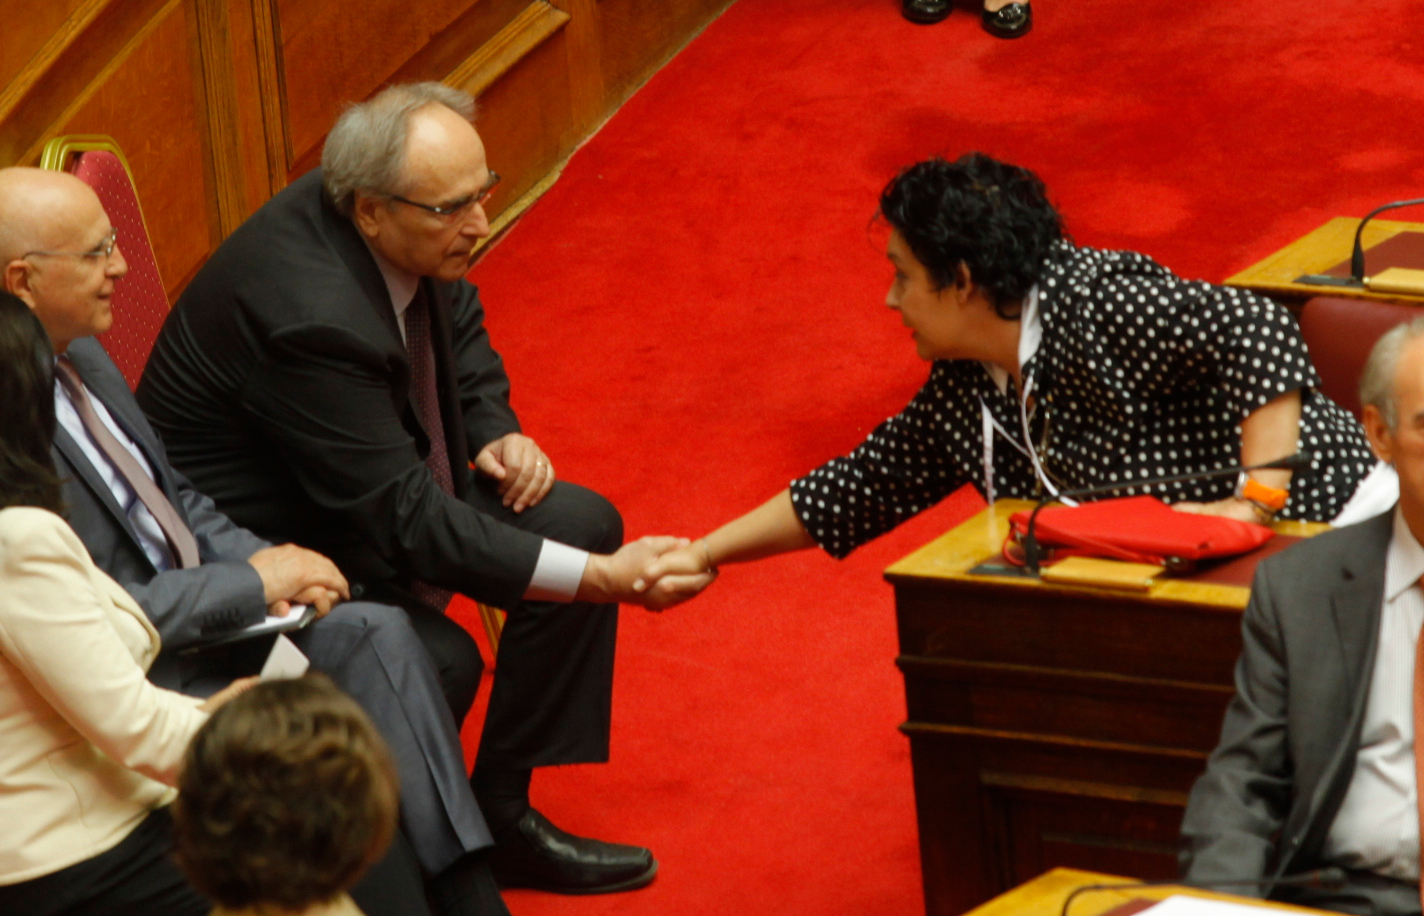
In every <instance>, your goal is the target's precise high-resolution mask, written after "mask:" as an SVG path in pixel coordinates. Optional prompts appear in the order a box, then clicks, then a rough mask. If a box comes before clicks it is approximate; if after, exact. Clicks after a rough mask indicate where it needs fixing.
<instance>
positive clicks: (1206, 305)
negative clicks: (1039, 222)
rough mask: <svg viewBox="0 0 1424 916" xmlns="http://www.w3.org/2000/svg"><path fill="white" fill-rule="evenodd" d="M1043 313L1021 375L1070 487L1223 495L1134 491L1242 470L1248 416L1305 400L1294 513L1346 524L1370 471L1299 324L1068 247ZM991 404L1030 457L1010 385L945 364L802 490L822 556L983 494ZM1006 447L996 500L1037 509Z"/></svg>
mask: <svg viewBox="0 0 1424 916" xmlns="http://www.w3.org/2000/svg"><path fill="white" fill-rule="evenodd" d="M1039 313H1040V321H1041V323H1042V327H1043V339H1042V343H1041V344H1040V345H1039V348H1038V352H1037V353H1036V354H1035V355H1034V357H1033V358H1032V359H1030V360H1029V362H1028V365H1027V366H1025V367H1024V375H1025V379H1026V384H1028V385H1031V390H1032V391H1033V392H1035V400H1036V404H1035V407H1034V410H1033V412H1032V413H1031V414H1030V416H1029V434H1030V435H1031V436H1032V439H1033V443H1034V446H1035V448H1036V449H1037V451H1038V454H1039V458H1040V460H1041V461H1042V462H1043V465H1044V470H1045V472H1046V473H1047V474H1048V476H1049V478H1050V479H1051V480H1052V481H1053V482H1054V485H1055V486H1057V487H1058V488H1060V489H1072V488H1078V487H1092V486H1099V485H1104V484H1112V483H1121V484H1123V488H1122V490H1121V491H1120V492H1118V493H1114V494H1109V495H1108V497H1099V498H1110V497H1113V496H1132V495H1138V494H1143V493H1150V494H1152V495H1155V496H1158V497H1160V498H1161V499H1163V500H1164V501H1166V502H1169V503H1173V502H1180V501H1183V500H1195V501H1212V500H1217V499H1223V498H1225V497H1228V496H1230V495H1231V494H1232V492H1233V490H1234V488H1235V485H1236V481H1235V478H1234V477H1227V478H1223V479H1217V480H1209V481H1199V482H1195V483H1179V484H1165V485H1158V486H1146V485H1133V481H1134V480H1144V479H1148V478H1153V477H1167V476H1171V475H1175V474H1193V473H1200V472H1204V471H1208V470H1214V469H1221V468H1227V467H1231V466H1232V465H1235V464H1238V463H1239V462H1240V459H1241V437H1240V431H1239V424H1240V422H1241V420H1242V418H1244V417H1245V416H1246V415H1248V414H1250V413H1251V412H1253V411H1255V410H1256V409H1257V408H1259V407H1261V406H1262V405H1263V404H1265V403H1267V402H1268V401H1271V400H1273V399H1275V398H1276V397H1278V396H1280V395H1282V394H1285V393H1287V392H1290V391H1294V390H1297V389H1300V390H1301V391H1302V396H1303V397H1302V411H1301V424H1300V439H1301V441H1300V444H1301V447H1302V448H1305V449H1307V450H1309V451H1310V452H1311V453H1312V461H1311V466H1310V469H1309V470H1308V471H1298V472H1296V474H1295V475H1294V477H1293V478H1292V481H1291V488H1290V489H1291V496H1290V501H1289V502H1287V503H1286V507H1285V509H1284V510H1283V511H1282V513H1281V514H1282V515H1283V516H1284V517H1286V518H1298V519H1307V520H1311V521H1328V520H1330V519H1331V518H1334V517H1335V516H1336V515H1337V514H1338V513H1339V511H1340V510H1341V509H1342V508H1343V507H1344V505H1345V503H1346V501H1348V500H1349V498H1350V496H1351V495H1352V494H1353V493H1354V491H1355V488H1356V486H1358V485H1359V483H1360V481H1361V480H1363V479H1364V477H1365V475H1366V474H1367V473H1368V472H1369V470H1370V469H1371V468H1372V467H1374V464H1375V458H1374V456H1373V454H1372V453H1371V452H1370V449H1369V444H1368V443H1367V441H1366V439H1365V434H1364V430H1363V428H1361V426H1360V424H1359V422H1358V421H1357V420H1356V419H1355V418H1354V417H1353V416H1351V415H1350V414H1349V413H1348V412H1346V411H1345V410H1344V409H1343V408H1341V407H1340V406H1338V405H1337V404H1335V403H1334V402H1332V401H1330V400H1329V399H1328V398H1326V397H1325V396H1324V395H1322V394H1320V393H1319V392H1318V391H1317V390H1315V389H1316V388H1317V387H1318V386H1319V384H1320V379H1319V377H1318V376H1317V375H1316V373H1315V368H1314V366H1312V365H1311V362H1310V357H1309V354H1308V353H1307V352H1306V349H1305V343H1304V342H1303V341H1302V340H1301V338H1300V331H1299V329H1298V328H1297V327H1296V324H1295V321H1294V319H1292V318H1291V316H1290V314H1289V313H1287V312H1286V311H1285V310H1284V309H1282V308H1280V307H1279V306H1277V305H1276V304H1275V303H1273V302H1271V301H1270V300H1268V299H1264V298H1262V297H1259V296H1255V295H1253V294H1251V293H1248V292H1245V291H1244V290H1238V289H1233V288H1229V287H1221V286H1212V285H1211V284H1208V283H1203V282H1199V281H1188V280H1182V279H1180V278H1179V277H1176V276H1174V275H1173V274H1172V273H1170V272H1169V271H1167V270H1166V269H1165V268H1163V267H1161V266H1160V265H1158V264H1157V263H1155V262H1154V261H1152V260H1151V259H1150V258H1147V257H1146V256H1144V255H1140V254H1136V253H1134V252H1125V251H1099V250H1095V249H1091V248H1074V247H1072V246H1070V245H1067V244H1066V243H1065V244H1063V245H1062V246H1061V247H1060V248H1058V249H1057V250H1056V251H1055V252H1054V254H1053V255H1052V256H1050V257H1049V259H1048V260H1047V261H1046V262H1045V264H1044V270H1043V272H1042V274H1041V275H1040V279H1039ZM981 398H982V402H983V403H984V404H985V405H987V406H988V408H989V410H990V411H991V412H992V413H993V415H994V418H995V419H996V420H997V421H998V425H999V426H1000V427H1001V428H1002V429H1003V430H1006V431H1008V433H1009V434H1010V435H1012V436H1014V438H1015V440H1016V441H1017V443H1018V445H1019V446H1022V445H1023V444H1024V443H1023V441H1022V438H1023V420H1022V417H1021V413H1020V407H1019V394H1018V391H1017V390H1016V389H1015V387H1014V383H1013V381H1012V380H1010V381H1009V384H1008V388H1007V391H1006V392H1004V393H1001V392H1000V391H999V389H998V386H997V385H995V384H994V381H993V380H992V378H991V377H990V376H989V373H988V372H987V371H986V370H985V368H984V366H983V364H981V363H979V362H975V361H971V360H949V361H937V362H935V363H934V365H933V367H932V368H931V370H930V377H929V381H928V382H927V383H926V384H925V386H924V387H923V388H922V389H920V392H919V393H918V394H917V395H915V398H914V400H912V401H911V402H910V403H909V405H908V406H907V407H906V408H905V409H904V410H903V411H901V412H900V413H899V414H897V415H895V416H893V417H891V418H890V419H888V420H886V421H885V422H884V423H882V424H880V426H878V427H877V428H876V429H875V431H874V432H873V433H871V435H870V437H869V438H868V439H866V440H865V442H864V443H862V444H861V445H860V446H859V447H858V448H856V450H855V451H853V452H851V453H850V454H849V455H846V456H845V457H842V458H836V459H835V460H833V461H830V462H827V463H826V464H824V465H822V466H821V467H819V468H817V469H816V470H814V471H812V472H811V473H809V474H807V475H806V476H805V477H802V478H800V479H798V480H796V481H793V482H792V484H791V499H792V503H793V505H794V506H795V507H796V512H797V514H798V515H799V516H800V518H801V521H802V523H803V524H804V525H805V526H806V530H807V531H808V532H810V534H811V536H812V537H813V538H814V539H815V540H816V543H818V544H819V545H820V546H821V547H822V548H824V549H825V550H826V552H828V553H830V554H831V555H832V556H835V557H844V556H846V555H847V554H849V553H850V552H851V551H852V550H854V549H855V548H856V547H858V546H860V545H861V544H864V543H865V542H866V541H869V540H871V539H872V538H875V537H877V536H879V535H881V534H884V533H885V532H886V531H889V530H890V529H891V528H894V527H895V526H896V525H898V524H900V523H901V522H903V521H905V520H906V519H908V518H909V517H911V516H913V515H915V514H916V513H917V512H920V511H922V510H924V509H927V508H929V507H930V506H932V505H934V504H935V503H936V502H938V501H939V500H941V499H943V498H944V497H946V496H948V495H949V494H950V493H952V492H954V491H955V490H957V489H958V488H959V487H960V486H962V485H963V484H965V483H972V484H974V485H975V486H976V487H977V488H978V489H979V491H980V492H981V493H983V492H984V491H985V480H984V438H983V422H982V416H981V408H980V403H981ZM995 438H996V441H995V443H994V488H995V491H996V495H997V496H999V497H1010V498H1019V499H1037V498H1038V496H1039V495H1040V490H1039V483H1038V481H1037V478H1036V477H1035V475H1034V471H1033V467H1032V465H1031V464H1030V462H1029V459H1028V458H1027V456H1026V455H1025V454H1023V453H1022V452H1021V451H1020V450H1019V448H1016V447H1014V445H1013V444H1011V443H1010V442H1008V441H1006V440H1005V439H1004V436H1003V434H1002V433H996V434H995Z"/></svg>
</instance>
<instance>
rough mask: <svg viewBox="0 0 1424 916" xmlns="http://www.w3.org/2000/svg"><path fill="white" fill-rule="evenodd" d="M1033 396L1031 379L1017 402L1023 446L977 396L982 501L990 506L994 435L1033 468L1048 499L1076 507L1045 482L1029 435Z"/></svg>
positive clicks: (992, 490) (1044, 473)
mask: <svg viewBox="0 0 1424 916" xmlns="http://www.w3.org/2000/svg"><path fill="white" fill-rule="evenodd" d="M1032 394H1033V379H1027V380H1026V381H1025V382H1024V390H1023V398H1022V399H1021V400H1020V401H1019V419H1020V420H1022V421H1023V444H1020V443H1019V441H1018V440H1017V439H1015V438H1014V437H1013V436H1011V435H1009V431H1008V430H1006V429H1004V427H1003V424H1001V423H1000V422H999V420H998V418H997V417H995V416H994V414H993V412H992V411H990V410H989V405H988V404H987V403H985V401H984V396H983V395H979V414H980V416H981V417H982V418H983V426H984V498H985V499H987V500H988V501H989V504H990V505H993V504H994V495H995V494H994V434H995V433H996V432H997V433H998V434H999V435H1001V436H1003V437H1004V439H1005V440H1006V441H1007V442H1008V443H1009V444H1010V445H1012V446H1013V447H1014V448H1016V449H1018V450H1019V452H1020V453H1021V454H1022V455H1023V456H1024V457H1026V458H1028V460H1029V463H1030V464H1032V465H1033V472H1034V474H1035V475H1036V476H1037V477H1038V481H1039V483H1041V484H1042V485H1043V487H1044V489H1046V490H1047V491H1048V493H1049V495H1051V496H1053V497H1054V498H1056V499H1058V500H1059V501H1061V502H1062V503H1063V504H1064V505H1067V506H1076V505H1078V503H1077V502H1076V501H1074V500H1072V499H1067V498H1064V497H1062V496H1060V495H1059V493H1058V488H1057V487H1055V486H1054V485H1053V481H1051V480H1049V479H1048V473H1047V472H1046V471H1044V469H1043V463H1042V462H1041V461H1039V458H1038V452H1036V451H1035V450H1034V447H1033V436H1032V435H1031V434H1030V433H1029V427H1028V399H1029V397H1030V396H1031V395H1032Z"/></svg>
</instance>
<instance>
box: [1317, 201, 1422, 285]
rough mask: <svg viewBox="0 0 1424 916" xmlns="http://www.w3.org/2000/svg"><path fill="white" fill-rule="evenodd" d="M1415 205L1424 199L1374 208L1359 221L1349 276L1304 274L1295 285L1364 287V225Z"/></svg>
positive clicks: (1351, 252)
mask: <svg viewBox="0 0 1424 916" xmlns="http://www.w3.org/2000/svg"><path fill="white" fill-rule="evenodd" d="M1415 204H1424V197H1416V198H1414V199H1413V200H1397V201H1395V202H1394V203H1390V204H1385V205H1384V206H1381V207H1375V208H1374V209H1373V210H1371V211H1370V212H1369V213H1366V214H1365V218H1364V219H1362V220H1360V225H1359V226H1357V227H1356V228H1355V245H1354V247H1353V248H1351V250H1350V276H1348V277H1344V278H1341V277H1332V276H1330V275H1329V274H1306V275H1305V276H1303V277H1297V278H1296V281H1295V282H1297V283H1309V284H1311V285H1312V286H1364V285H1365V248H1364V245H1363V243H1362V242H1361V241H1360V239H1361V236H1362V235H1363V234H1364V231H1365V224H1366V223H1368V222H1369V221H1370V220H1372V219H1374V218H1375V217H1376V216H1378V215H1379V214H1381V213H1383V212H1384V211H1386V210H1398V209H1399V208H1400V207H1412V206H1414V205H1415Z"/></svg>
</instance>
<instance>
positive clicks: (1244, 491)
mask: <svg viewBox="0 0 1424 916" xmlns="http://www.w3.org/2000/svg"><path fill="white" fill-rule="evenodd" d="M1236 498H1237V499H1244V500H1246V501H1247V502H1249V503H1251V504H1252V505H1254V506H1255V507H1256V508H1258V509H1260V510H1261V511H1262V512H1263V513H1264V514H1265V515H1266V517H1267V518H1268V519H1269V518H1270V517H1271V516H1273V515H1275V514H1276V513H1277V512H1279V511H1281V509H1283V508H1285V504H1286V500H1287V499H1290V491H1289V490H1278V489H1276V488H1275V487H1268V486H1266V485H1265V484H1263V483H1261V482H1260V481H1259V480H1256V479H1255V478H1254V477H1252V476H1251V475H1250V474H1248V473H1246V472H1245V471H1242V472H1241V476H1239V477H1237V478H1236Z"/></svg>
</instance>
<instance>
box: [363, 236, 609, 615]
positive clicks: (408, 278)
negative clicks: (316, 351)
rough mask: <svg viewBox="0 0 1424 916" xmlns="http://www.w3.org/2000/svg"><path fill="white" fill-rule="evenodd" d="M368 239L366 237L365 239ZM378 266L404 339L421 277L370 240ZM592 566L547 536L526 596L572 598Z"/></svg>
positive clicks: (584, 556)
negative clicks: (406, 270) (407, 270)
mask: <svg viewBox="0 0 1424 916" xmlns="http://www.w3.org/2000/svg"><path fill="white" fill-rule="evenodd" d="M363 241H364V240H363ZM366 247H367V249H368V250H369V251H370V252H371V256H372V257H373V258H375V259H376V266H377V267H379V268H380V269H381V277H382V278H383V279H384V280H385V281H386V292H388V293H389V294H390V297H391V308H392V309H394V310H395V313H396V324H398V325H399V326H400V332H401V340H402V341H404V340H405V313H406V310H407V309H409V308H410V304H411V303H412V302H414V301H415V294H416V292H417V291H418V289H419V287H420V278H419V277H416V276H412V275H411V274H409V273H406V272H405V271H403V270H401V269H400V268H399V267H396V266H395V265H394V264H392V263H391V262H390V261H387V260H386V259H385V258H383V257H381V254H380V252H378V251H376V249H374V248H371V246H370V245H369V244H367V246H366ZM587 566H588V551H587V550H580V549H578V548H577V547H570V546H569V545H568V544H561V543H559V542H558V541H551V540H549V539H548V538H545V539H544V543H543V546H541V547H540V548H539V560H538V562H536V563H535V564H534V576H533V577H532V578H531V579H530V580H529V587H528V588H527V589H525V591H524V597H525V598H527V599H529V600H532V601H572V600H574V596H575V595H577V594H578V587H579V583H580V582H582V581H583V572H584V569H585V567H587Z"/></svg>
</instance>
